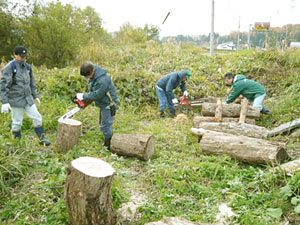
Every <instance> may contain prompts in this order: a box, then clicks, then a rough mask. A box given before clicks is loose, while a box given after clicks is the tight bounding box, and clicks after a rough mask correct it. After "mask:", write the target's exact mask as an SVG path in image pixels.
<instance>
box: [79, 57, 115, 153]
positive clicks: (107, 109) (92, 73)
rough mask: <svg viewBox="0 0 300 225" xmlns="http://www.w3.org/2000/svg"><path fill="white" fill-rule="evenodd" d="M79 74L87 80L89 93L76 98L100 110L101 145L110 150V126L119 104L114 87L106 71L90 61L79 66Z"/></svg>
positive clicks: (111, 134)
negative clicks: (102, 139)
mask: <svg viewBox="0 0 300 225" xmlns="http://www.w3.org/2000/svg"><path fill="white" fill-rule="evenodd" d="M80 74H81V75H82V76H84V77H85V78H87V79H89V83H88V88H89V92H87V93H77V94H76V97H77V99H79V100H83V101H84V102H89V101H90V102H91V101H94V102H95V104H96V106H97V107H98V108H100V129H101V131H102V133H103V135H104V144H103V145H104V146H105V147H107V149H108V150H110V142H111V138H112V136H113V129H112V125H113V122H114V118H115V117H114V116H115V110H116V109H117V105H118V102H119V100H118V97H117V93H116V89H115V86H114V84H113V82H112V80H111V78H110V76H109V75H108V73H107V70H105V69H103V68H101V67H100V66H98V65H95V64H94V63H92V62H90V61H86V62H84V63H83V64H82V65H81V67H80Z"/></svg>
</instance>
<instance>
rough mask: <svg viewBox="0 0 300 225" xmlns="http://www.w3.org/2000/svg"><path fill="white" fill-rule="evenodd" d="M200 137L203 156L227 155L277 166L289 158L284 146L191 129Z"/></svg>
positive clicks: (257, 139)
mask: <svg viewBox="0 0 300 225" xmlns="http://www.w3.org/2000/svg"><path fill="white" fill-rule="evenodd" d="M191 131H192V133H194V134H196V135H199V136H201V141H200V146H201V150H202V152H203V153H204V154H212V155H223V154H226V155H229V156H230V157H232V158H235V159H238V160H241V161H245V162H248V163H255V164H271V165H274V164H278V163H281V162H283V161H285V160H286V159H288V158H289V156H288V154H287V152H286V148H285V146H284V144H282V143H278V142H270V141H267V140H263V139H259V138H252V137H246V136H242V135H238V136H236V135H233V134H228V133H223V132H216V131H211V130H205V129H202V128H200V129H197V128H192V129H191Z"/></svg>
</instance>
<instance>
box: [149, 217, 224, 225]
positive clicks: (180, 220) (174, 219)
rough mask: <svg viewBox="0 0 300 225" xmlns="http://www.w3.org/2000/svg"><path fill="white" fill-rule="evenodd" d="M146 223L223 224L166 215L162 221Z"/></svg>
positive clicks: (169, 224)
mask: <svg viewBox="0 0 300 225" xmlns="http://www.w3.org/2000/svg"><path fill="white" fill-rule="evenodd" d="M145 225H221V224H220V223H218V224H216V223H199V222H192V221H188V220H186V219H183V218H180V217H165V218H163V219H162V220H160V221H157V222H149V223H145Z"/></svg>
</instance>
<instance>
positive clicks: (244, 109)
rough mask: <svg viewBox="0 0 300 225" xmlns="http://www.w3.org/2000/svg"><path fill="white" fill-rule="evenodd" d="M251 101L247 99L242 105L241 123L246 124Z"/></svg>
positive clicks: (244, 99)
mask: <svg viewBox="0 0 300 225" xmlns="http://www.w3.org/2000/svg"><path fill="white" fill-rule="evenodd" d="M248 104H249V101H248V99H247V98H243V100H242V103H241V112H240V120H239V123H245V120H246V116H247V111H248Z"/></svg>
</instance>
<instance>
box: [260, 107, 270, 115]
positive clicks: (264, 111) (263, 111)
mask: <svg viewBox="0 0 300 225" xmlns="http://www.w3.org/2000/svg"><path fill="white" fill-rule="evenodd" d="M260 112H261V113H262V114H267V115H268V114H270V110H269V109H268V108H266V107H263V108H262V110H260Z"/></svg>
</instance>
